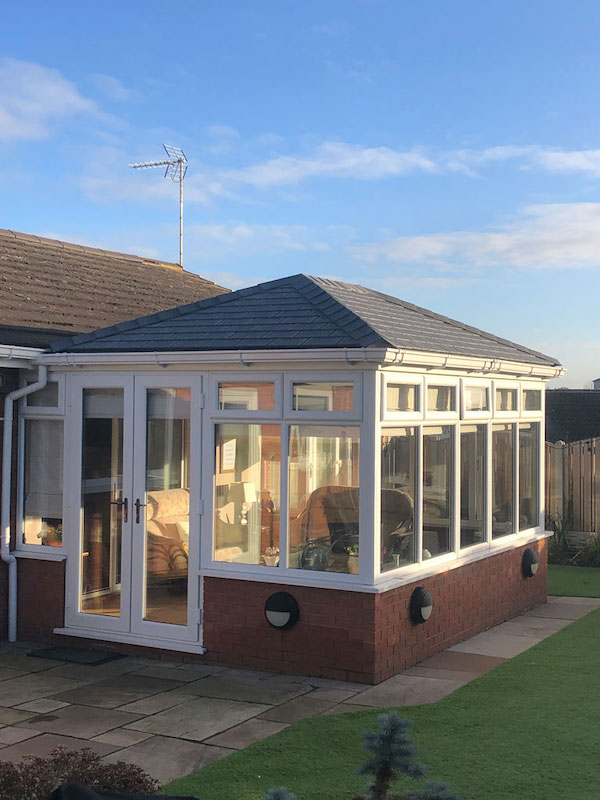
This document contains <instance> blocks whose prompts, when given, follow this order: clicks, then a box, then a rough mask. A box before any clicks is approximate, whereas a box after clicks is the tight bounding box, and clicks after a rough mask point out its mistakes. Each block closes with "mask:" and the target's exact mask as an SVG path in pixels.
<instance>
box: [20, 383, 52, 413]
mask: <svg viewBox="0 0 600 800" xmlns="http://www.w3.org/2000/svg"><path fill="white" fill-rule="evenodd" d="M32 383H33V381H27V385H28V386H31V384H32ZM27 406H28V407H29V408H35V407H36V406H38V407H39V406H43V407H44V408H58V383H57V382H56V381H50V382H48V383H47V384H46V385H45V386H44V388H43V389H39V391H37V392H34V393H33V394H29V395H27Z"/></svg>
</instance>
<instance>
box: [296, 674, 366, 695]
mask: <svg viewBox="0 0 600 800" xmlns="http://www.w3.org/2000/svg"><path fill="white" fill-rule="evenodd" d="M288 677H289V679H290V680H291V681H292V682H293V683H308V684H309V686H314V687H315V688H317V689H344V690H346V689H348V690H352V691H353V692H362V691H363V690H364V689H367V688H368V686H369V684H368V683H352V682H350V681H338V680H335V678H313V677H310V676H307V675H288Z"/></svg>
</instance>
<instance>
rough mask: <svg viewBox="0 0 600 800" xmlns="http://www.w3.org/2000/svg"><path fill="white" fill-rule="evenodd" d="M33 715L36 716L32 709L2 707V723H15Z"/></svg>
mask: <svg viewBox="0 0 600 800" xmlns="http://www.w3.org/2000/svg"><path fill="white" fill-rule="evenodd" d="M32 717H35V714H34V713H33V712H32V711H24V710H23V709H20V708H0V725H14V724H15V723H17V722H25V720H27V719H31V718H32Z"/></svg>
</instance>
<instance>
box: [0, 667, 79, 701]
mask: <svg viewBox="0 0 600 800" xmlns="http://www.w3.org/2000/svg"><path fill="white" fill-rule="evenodd" d="M79 686H81V683H80V682H79V681H75V680H71V679H69V678H59V677H56V676H52V675H48V674H47V673H46V672H36V673H32V674H31V675H22V676H21V677H20V678H11V679H10V680H8V681H2V689H1V690H0V705H2V706H18V705H21V704H22V703H27V702H28V701H29V700H38V699H39V698H40V697H49V696H50V695H54V694H58V693H59V692H66V691H69V690H71V689H76V688H77V687H79ZM58 699H62V698H58Z"/></svg>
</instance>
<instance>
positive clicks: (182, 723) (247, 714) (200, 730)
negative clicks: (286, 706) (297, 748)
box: [127, 697, 269, 742]
mask: <svg viewBox="0 0 600 800" xmlns="http://www.w3.org/2000/svg"><path fill="white" fill-rule="evenodd" d="M268 709H269V706H267V705H264V704H259V703H241V702H239V701H237V700H222V699H219V698H215V697H197V698H195V699H194V700H191V701H190V702H188V703H183V704H182V705H178V706H175V707H174V708H169V709H167V710H166V711H161V712H159V713H158V714H154V715H153V716H151V717H144V718H142V719H139V720H138V721H137V722H133V723H131V724H130V725H127V728H130V729H131V730H134V731H144V732H145V733H155V734H157V735H162V736H174V737H178V738H180V739H191V740H192V741H195V742H201V741H203V740H204V739H208V738H209V737H211V736H215V735H216V734H217V733H221V732H222V731H224V730H227V728H233V727H234V725H239V723H240V722H245V721H246V720H247V719H251V718H252V717H256V716H258V715H259V714H262V713H263V712H264V711H267V710H268Z"/></svg>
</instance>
